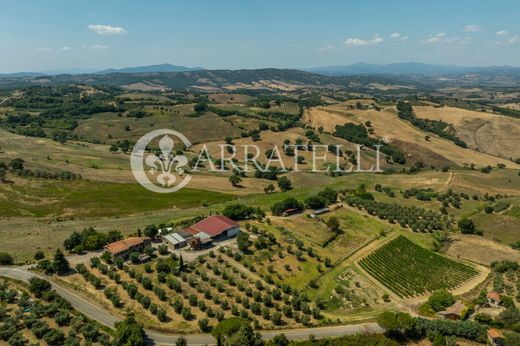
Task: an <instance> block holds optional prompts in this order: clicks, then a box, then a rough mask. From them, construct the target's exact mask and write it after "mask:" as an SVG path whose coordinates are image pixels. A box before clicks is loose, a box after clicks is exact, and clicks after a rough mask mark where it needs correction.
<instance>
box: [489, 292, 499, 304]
mask: <svg viewBox="0 0 520 346" xmlns="http://www.w3.org/2000/svg"><path fill="white" fill-rule="evenodd" d="M487 302H488V304H489V305H491V306H495V307H498V306H500V304H501V303H502V297H501V296H500V293H498V292H495V291H493V292H489V293H488V294H487Z"/></svg>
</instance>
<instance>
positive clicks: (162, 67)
mask: <svg viewBox="0 0 520 346" xmlns="http://www.w3.org/2000/svg"><path fill="white" fill-rule="evenodd" d="M200 70H203V68H202V67H186V66H178V65H172V64H159V65H147V66H135V67H124V68H110V69H106V70H99V69H81V68H80V69H63V70H53V71H42V72H15V73H4V74H2V73H0V77H13V78H17V77H20V78H23V77H39V76H58V75H64V74H68V75H78V74H109V73H156V72H189V71H200Z"/></svg>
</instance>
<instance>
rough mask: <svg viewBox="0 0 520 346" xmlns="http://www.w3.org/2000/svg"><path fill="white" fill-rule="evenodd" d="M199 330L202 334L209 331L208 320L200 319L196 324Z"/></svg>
mask: <svg viewBox="0 0 520 346" xmlns="http://www.w3.org/2000/svg"><path fill="white" fill-rule="evenodd" d="M198 324H199V329H200V331H201V332H203V333H207V332H209V331H210V330H211V326H210V324H209V320H208V319H207V318H201V319H200V320H199V322H198Z"/></svg>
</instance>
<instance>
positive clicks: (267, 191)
mask: <svg viewBox="0 0 520 346" xmlns="http://www.w3.org/2000/svg"><path fill="white" fill-rule="evenodd" d="M274 190H275V188H274V185H273V184H269V185H267V186H266V187H264V192H265V193H266V194H270V193H271V192H274Z"/></svg>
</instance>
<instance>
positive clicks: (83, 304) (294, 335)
mask: <svg viewBox="0 0 520 346" xmlns="http://www.w3.org/2000/svg"><path fill="white" fill-rule="evenodd" d="M0 276H3V277H6V278H11V279H15V280H20V281H24V282H28V281H29V279H30V278H32V277H39V278H43V279H47V278H46V277H45V276H43V275H40V274H37V273H34V272H32V271H29V269H28V267H0ZM50 282H51V284H52V288H53V289H54V290H55V291H56V292H57V293H58V294H59V295H60V296H62V297H63V298H64V299H65V300H67V301H69V302H70V304H71V305H72V307H73V308H74V309H76V310H77V311H79V312H81V313H83V314H84V315H86V316H87V317H89V318H91V319H93V320H96V321H98V322H99V323H101V324H103V325H106V326H108V327H111V328H113V327H114V324H115V323H116V322H118V321H119V319H118V318H117V317H115V316H113V315H111V314H110V313H109V312H108V311H106V310H105V309H103V308H101V307H99V306H97V305H95V304H93V303H92V302H90V301H88V300H86V299H85V298H83V297H80V296H79V295H77V294H76V293H75V292H73V291H72V290H70V289H68V288H66V287H63V286H60V285H57V284H56V283H54V282H52V281H50ZM383 331H384V330H383V329H382V328H381V327H379V325H378V324H377V323H362V324H354V325H345V326H332V327H319V328H301V329H287V330H273V331H261V332H260V333H261V335H262V337H263V338H264V339H271V338H273V337H274V336H275V335H278V334H281V333H283V334H285V336H287V338H288V339H290V340H304V339H307V338H309V336H310V335H314V336H315V337H316V338H325V337H334V336H342V335H352V334H358V333H362V334H375V333H382V332H383ZM146 334H147V336H148V338H149V339H150V341H151V342H152V343H154V344H157V345H165V346H169V345H175V341H176V340H177V339H178V338H179V337H180V336H181V335H174V334H165V333H159V332H155V331H152V330H146ZM183 336H184V337H185V338H186V339H187V340H188V344H189V345H214V344H215V339H214V338H213V337H212V336H211V334H186V335H183Z"/></svg>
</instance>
